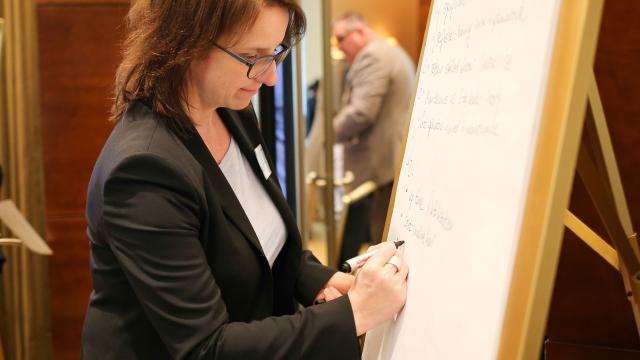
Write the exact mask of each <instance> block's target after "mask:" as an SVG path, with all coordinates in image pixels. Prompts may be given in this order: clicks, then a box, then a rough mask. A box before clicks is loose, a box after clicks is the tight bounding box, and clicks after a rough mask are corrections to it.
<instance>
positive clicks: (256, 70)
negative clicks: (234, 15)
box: [213, 44, 291, 79]
mask: <svg viewBox="0 0 640 360" xmlns="http://www.w3.org/2000/svg"><path fill="white" fill-rule="evenodd" d="M213 45H214V46H215V47H217V48H218V49H220V50H222V51H224V52H226V53H227V54H229V55H230V56H231V57H232V58H234V59H236V60H238V61H240V62H241V63H243V64H245V65H247V66H248V67H249V69H248V70H247V77H248V78H249V79H255V78H257V77H259V76H260V75H262V74H264V73H265V72H267V70H269V67H271V64H272V63H274V62H275V63H276V65H278V64H280V63H281V62H282V61H284V59H285V58H286V57H287V54H289V51H290V50H291V48H290V47H289V46H287V45H284V44H280V45H278V47H277V48H276V49H275V50H274V51H273V55H265V56H260V57H257V58H256V59H254V60H249V59H246V58H244V57H242V56H240V55H238V54H236V53H234V52H233V51H231V50H229V49H227V48H224V47H222V46H220V45H218V44H213Z"/></svg>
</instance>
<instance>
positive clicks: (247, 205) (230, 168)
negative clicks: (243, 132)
mask: <svg viewBox="0 0 640 360" xmlns="http://www.w3.org/2000/svg"><path fill="white" fill-rule="evenodd" d="M220 169H221V170H222V173H223V174H224V176H225V177H226V178H227V181H228V182H229V184H230V185H231V188H232V189H233V192H234V193H235V195H236V197H237V198H238V200H239V201H240V205H242V209H244V212H245V213H246V214H247V217H248V218H249V221H250V222H251V225H252V226H253V230H254V231H255V233H256V235H258V240H260V245H261V246H262V251H263V252H264V254H265V256H266V257H267V260H268V261H269V266H271V267H273V263H274V261H275V260H276V257H278V254H279V253H280V250H282V246H283V245H284V242H285V240H286V236H287V231H286V229H285V226H284V222H283V221H282V217H281V216H280V213H279V212H278V209H277V208H276V206H275V204H274V203H273V201H272V200H271V198H270V197H269V194H267V191H266V190H265V189H264V187H263V186H262V184H261V183H260V181H259V180H258V178H257V177H256V175H255V173H254V172H253V170H252V168H251V165H250V164H249V162H248V161H247V159H246V158H245V157H244V155H243V154H242V152H241V151H240V148H239V147H238V144H236V142H235V141H234V140H233V137H232V138H231V144H229V149H228V150H227V153H226V154H225V155H224V157H223V158H222V161H221V162H220Z"/></svg>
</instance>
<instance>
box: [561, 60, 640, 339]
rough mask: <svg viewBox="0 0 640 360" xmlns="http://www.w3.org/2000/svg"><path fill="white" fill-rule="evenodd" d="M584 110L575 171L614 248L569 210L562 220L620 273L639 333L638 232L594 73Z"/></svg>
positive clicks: (639, 271) (639, 260) (639, 263)
mask: <svg viewBox="0 0 640 360" xmlns="http://www.w3.org/2000/svg"><path fill="white" fill-rule="evenodd" d="M586 110H587V111H586V113H585V122H584V129H583V135H582V141H581V143H580V150H579V154H578V163H577V166H576V170H577V172H578V174H579V175H580V178H581V179H582V181H583V183H584V185H585V187H586V189H587V192H588V193H589V195H590V196H591V199H592V200H593V203H594V204H595V206H596V209H597V211H598V214H599V215H600V218H601V219H602V222H603V223H604V225H605V227H606V229H607V233H608V235H609V237H610V239H611V241H612V243H613V245H614V247H615V249H614V248H612V247H611V246H610V245H609V244H608V243H607V242H605V241H604V240H603V239H602V238H600V237H599V236H598V235H597V234H596V233H595V232H593V231H592V230H591V229H589V227H587V225H585V224H584V223H583V222H582V221H580V219H578V218H577V217H576V216H575V215H573V214H572V213H571V212H570V211H568V210H567V212H566V214H565V220H564V221H565V225H566V226H567V228H569V229H570V230H571V231H573V232H574V233H575V234H576V235H577V236H578V237H579V238H580V239H582V240H583V241H584V242H585V243H586V244H587V245H589V246H590V247H591V248H592V249H593V250H594V251H596V252H597V253H598V254H599V255H600V256H601V257H602V258H603V259H604V260H605V261H607V262H608V263H609V264H610V265H611V266H613V267H614V268H616V269H617V270H618V271H620V272H621V274H622V278H623V281H624V286H625V289H626V296H627V299H628V300H629V301H630V302H631V307H632V309H633V315H634V317H635V322H636V327H637V329H638V335H640V252H639V251H638V239H637V233H635V232H634V231H633V227H632V223H631V217H630V215H629V209H628V207H627V203H626V200H625V198H624V192H623V189H622V182H621V181H620V174H619V172H618V167H617V165H616V161H615V156H614V153H613V147H612V145H611V139H610V136H609V131H608V130H607V124H606V120H605V117H604V110H603V108H602V103H601V101H600V95H599V93H598V88H597V84H596V80H595V76H594V75H593V73H592V75H591V81H590V84H589V88H588V105H587V109H586ZM616 250H617V251H616Z"/></svg>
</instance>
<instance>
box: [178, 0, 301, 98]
mask: <svg viewBox="0 0 640 360" xmlns="http://www.w3.org/2000/svg"><path fill="white" fill-rule="evenodd" d="M288 22H289V14H288V12H287V11H286V10H285V9H283V8H281V7H274V6H267V7H264V8H263V9H262V10H261V12H260V14H259V15H258V18H257V19H256V22H255V23H254V24H253V26H251V27H250V28H249V30H248V31H247V32H245V33H244V34H241V35H240V36H239V38H238V39H237V40H236V39H232V38H231V37H223V38H222V39H220V40H219V41H218V45H220V46H222V47H225V48H227V49H228V50H230V51H232V52H234V53H236V54H238V55H240V56H242V57H244V58H246V59H254V58H256V57H258V56H263V55H272V54H273V51H274V50H275V49H276V47H278V45H280V43H281V42H282V40H283V39H284V35H285V31H286V29H287V24H288ZM234 40H236V41H234ZM247 69H248V68H247V65H245V64H243V63H241V62H240V61H238V60H236V59H234V58H233V57H231V56H230V55H229V54H227V53H225V52H224V51H222V50H220V49H218V48H215V47H214V48H213V49H212V50H211V51H209V53H208V54H207V55H206V56H204V57H203V58H202V59H197V60H194V61H193V62H192V63H191V66H190V67H189V73H188V75H187V101H188V103H189V105H191V106H194V107H195V108H198V109H207V108H213V109H215V108H219V107H225V108H229V109H233V110H240V109H243V108H245V107H246V106H247V105H248V104H249V101H251V97H252V96H253V95H255V94H257V93H258V89H260V86H262V84H266V85H267V86H273V85H275V83H276V81H277V75H276V66H275V63H274V64H273V65H271V67H270V68H269V69H268V70H267V71H266V72H265V73H264V74H262V75H260V76H259V77H257V78H255V79H249V78H248V77H247Z"/></svg>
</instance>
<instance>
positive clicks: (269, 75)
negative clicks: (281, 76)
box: [256, 62, 278, 86]
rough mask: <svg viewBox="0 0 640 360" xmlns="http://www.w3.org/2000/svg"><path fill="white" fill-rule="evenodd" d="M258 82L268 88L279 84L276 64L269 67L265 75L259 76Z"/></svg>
mask: <svg viewBox="0 0 640 360" xmlns="http://www.w3.org/2000/svg"><path fill="white" fill-rule="evenodd" d="M256 80H257V81H259V82H261V83H263V84H265V85H267V86H274V85H275V84H276V83H277V82H278V70H277V65H276V63H275V62H272V63H271V65H269V69H267V71H265V72H264V74H262V75H260V76H258V78H256Z"/></svg>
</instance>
